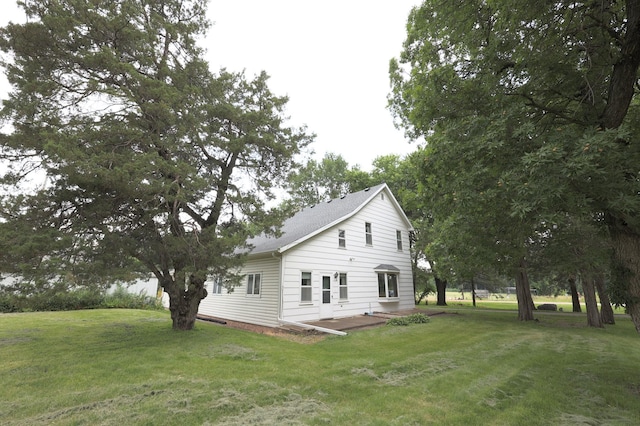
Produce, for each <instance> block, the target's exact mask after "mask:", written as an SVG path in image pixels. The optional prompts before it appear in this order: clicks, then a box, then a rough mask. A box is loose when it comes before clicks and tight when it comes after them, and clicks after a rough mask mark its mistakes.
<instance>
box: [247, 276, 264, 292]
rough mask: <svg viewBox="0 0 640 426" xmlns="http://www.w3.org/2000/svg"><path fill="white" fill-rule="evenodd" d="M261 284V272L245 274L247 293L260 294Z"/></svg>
mask: <svg viewBox="0 0 640 426" xmlns="http://www.w3.org/2000/svg"><path fill="white" fill-rule="evenodd" d="M261 284H262V274H248V275H247V294H250V295H254V296H258V295H260V285H261Z"/></svg>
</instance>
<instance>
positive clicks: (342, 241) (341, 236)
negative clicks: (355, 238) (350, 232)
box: [338, 229, 347, 248]
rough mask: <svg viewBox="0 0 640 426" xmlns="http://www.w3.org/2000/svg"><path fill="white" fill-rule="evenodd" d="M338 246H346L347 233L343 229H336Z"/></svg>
mask: <svg viewBox="0 0 640 426" xmlns="http://www.w3.org/2000/svg"><path fill="white" fill-rule="evenodd" d="M338 247H340V248H346V247H347V233H346V231H345V230H344V229H338Z"/></svg>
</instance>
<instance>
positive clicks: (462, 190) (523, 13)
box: [390, 0, 640, 332]
mask: <svg viewBox="0 0 640 426" xmlns="http://www.w3.org/2000/svg"><path fill="white" fill-rule="evenodd" d="M639 65H640V1H637V0H626V1H610V2H582V3H576V2H572V1H541V2H517V1H512V0H503V1H493V2H487V1H484V0H475V1H452V2H441V1H435V0H433V1H432V0H427V1H425V2H424V3H423V4H422V5H420V6H419V7H416V8H415V9H414V10H413V11H412V12H411V15H410V17H409V20H408V25H407V39H406V41H405V44H404V49H403V52H402V54H401V55H400V57H399V59H397V60H393V61H392V62H391V67H390V73H391V78H392V84H393V91H392V94H391V97H390V104H391V108H392V111H393V112H394V114H395V116H396V117H397V119H398V121H399V124H400V125H402V126H403V127H404V128H405V129H406V130H407V132H408V133H409V134H411V135H413V136H424V137H425V138H427V140H428V143H427V148H426V149H425V150H424V152H423V153H422V155H423V157H424V161H425V166H424V168H423V170H424V172H425V173H424V175H423V178H422V181H423V182H424V184H425V188H428V190H427V192H428V193H431V194H432V197H431V200H432V201H433V215H434V224H436V226H437V227H438V228H439V229H441V230H446V231H445V232H443V234H442V235H443V236H445V237H446V238H445V239H443V240H441V241H442V243H443V244H444V248H446V249H447V250H448V253H449V254H451V255H454V256H451V257H449V259H456V258H457V259H458V260H457V261H456V264H457V266H458V267H459V268H460V267H462V266H461V265H462V264H464V263H467V264H468V263H470V262H471V263H473V262H476V264H480V263H485V262H486V261H487V259H491V261H492V264H493V265H504V264H506V263H508V262H506V261H507V260H510V262H511V264H512V265H519V267H520V269H522V267H523V266H524V265H525V264H526V260H528V259H529V258H531V257H532V256H533V254H532V252H531V248H532V247H533V246H534V245H535V248H536V250H535V254H536V255H537V256H540V255H543V254H544V251H540V250H538V248H540V247H543V246H544V245H545V244H544V243H545V241H546V240H548V239H549V238H550V237H551V236H552V235H559V234H561V233H563V231H562V230H563V229H564V228H569V227H570V226H571V225H572V224H575V223H588V224H589V226H596V227H601V228H603V229H604V230H605V231H606V232H607V233H608V237H606V238H605V239H604V240H602V241H608V243H607V244H609V245H610V246H611V247H612V248H613V251H614V254H615V259H616V260H615V263H616V265H617V266H616V268H614V269H616V270H617V271H619V272H620V273H618V274H617V275H616V278H615V280H614V281H615V283H617V284H616V285H617V288H618V292H617V295H618V302H620V303H624V304H625V305H626V306H627V308H628V310H629V312H630V313H631V315H632V318H633V320H634V323H635V325H636V329H637V330H638V331H639V332H640V302H639V301H640V268H638V265H639V264H640V262H639V260H640V244H639V243H640V222H639V221H638V218H639V217H640V216H639V215H638V212H639V211H640V198H639V197H638V193H639V190H640V186H639V185H640V180H639V179H638V177H639V176H638V174H639V172H640V170H639V169H638V164H640V143H639V142H640V141H639V140H638V135H639V134H640V132H638V130H640V129H638V126H639V124H638V123H640V120H638V118H639V117H638V116H639V113H640V109H639V108H638V107H639V106H640V105H639V104H638V99H637V96H636V95H637V81H638V66H639ZM564 234H565V235H566V234H567V233H564ZM574 244H579V242H578V241H574ZM465 250H466V251H465ZM518 259H520V261H523V260H524V261H525V264H523V263H521V262H519V261H518Z"/></svg>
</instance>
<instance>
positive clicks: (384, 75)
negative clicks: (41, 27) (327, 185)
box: [0, 0, 420, 169]
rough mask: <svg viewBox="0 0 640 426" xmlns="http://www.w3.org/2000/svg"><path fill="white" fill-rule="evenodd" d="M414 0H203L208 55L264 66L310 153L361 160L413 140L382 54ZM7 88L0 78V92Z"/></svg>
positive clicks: (394, 48)
mask: <svg viewBox="0 0 640 426" xmlns="http://www.w3.org/2000/svg"><path fill="white" fill-rule="evenodd" d="M5 2H6V3H5ZM7 3H8V4H7ZM419 3H420V2H419V0H393V1H392V0H322V1H319V0H316V1H311V0H307V1H301V0H233V1H231V0H227V1H219V0H211V1H210V3H209V18H210V20H211V21H212V22H213V26H212V28H211V30H210V32H209V36H208V37H207V40H206V46H205V47H206V49H207V52H208V53H207V55H208V56H207V59H208V60H209V62H210V64H211V67H212V69H213V70H218V69H220V68H222V67H224V68H227V69H228V70H229V71H241V70H243V69H244V70H246V73H247V75H248V76H253V75H254V74H257V73H259V72H260V71H262V70H264V71H266V72H267V73H268V74H269V75H270V76H271V80H270V88H271V90H272V91H273V92H274V93H275V94H277V95H287V96H289V104H288V108H287V113H288V115H289V116H290V117H291V120H292V122H293V123H294V124H295V125H301V124H306V125H307V126H308V129H309V131H310V132H313V133H315V134H316V135H317V137H316V141H315V143H314V144H313V145H312V148H313V150H314V151H315V152H316V155H315V157H316V158H318V159H319V158H322V156H323V155H324V154H325V153H327V152H333V153H336V154H341V155H342V156H343V157H344V158H345V159H346V160H347V161H348V162H349V164H350V165H355V164H359V165H360V166H361V167H362V168H363V169H369V168H370V166H371V162H372V161H373V159H374V158H375V157H377V156H380V155H386V154H400V155H404V154H406V153H409V152H411V151H413V150H415V148H416V146H415V144H410V143H409V141H408V140H406V139H405V138H404V133H403V131H401V130H397V129H395V128H394V126H393V119H392V117H391V114H390V113H389V111H388V110H387V108H386V105H387V95H388V93H389V90H390V86H389V76H388V68H389V60H390V59H391V58H392V57H396V56H398V55H399V53H400V51H401V48H402V42H403V40H404V38H405V35H406V28H405V24H406V21H407V16H408V14H409V11H410V10H411V7H413V6H416V5H418V4H419ZM9 20H12V21H16V22H19V21H23V20H24V15H23V14H21V13H20V9H18V7H17V6H15V5H14V4H13V1H12V0H4V1H3V12H2V15H1V16H0V25H4V24H5V23H6V22H8V21H9ZM6 92H7V85H6V82H5V81H4V79H1V80H0V96H1V97H4V94H5V93H6Z"/></svg>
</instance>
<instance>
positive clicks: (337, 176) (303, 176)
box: [288, 152, 358, 207]
mask: <svg viewBox="0 0 640 426" xmlns="http://www.w3.org/2000/svg"><path fill="white" fill-rule="evenodd" d="M354 169H355V170H357V169H358V168H357V167H355V168H354ZM354 169H351V170H354ZM349 173H350V169H349V163H348V162H347V160H345V159H344V157H342V155H339V154H334V153H331V152H329V153H327V154H325V156H324V157H323V158H322V160H321V161H316V160H314V159H310V160H309V161H308V162H307V163H306V164H305V165H304V166H302V167H300V168H299V169H298V170H295V171H293V172H292V173H291V174H290V176H289V179H288V181H289V184H288V192H289V196H290V197H291V198H290V203H291V204H293V205H296V206H300V207H304V206H310V205H314V204H318V203H321V202H323V201H328V200H331V199H334V198H338V197H340V196H341V195H345V194H347V193H349V192H351V187H350V184H349V180H348V178H349Z"/></svg>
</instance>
